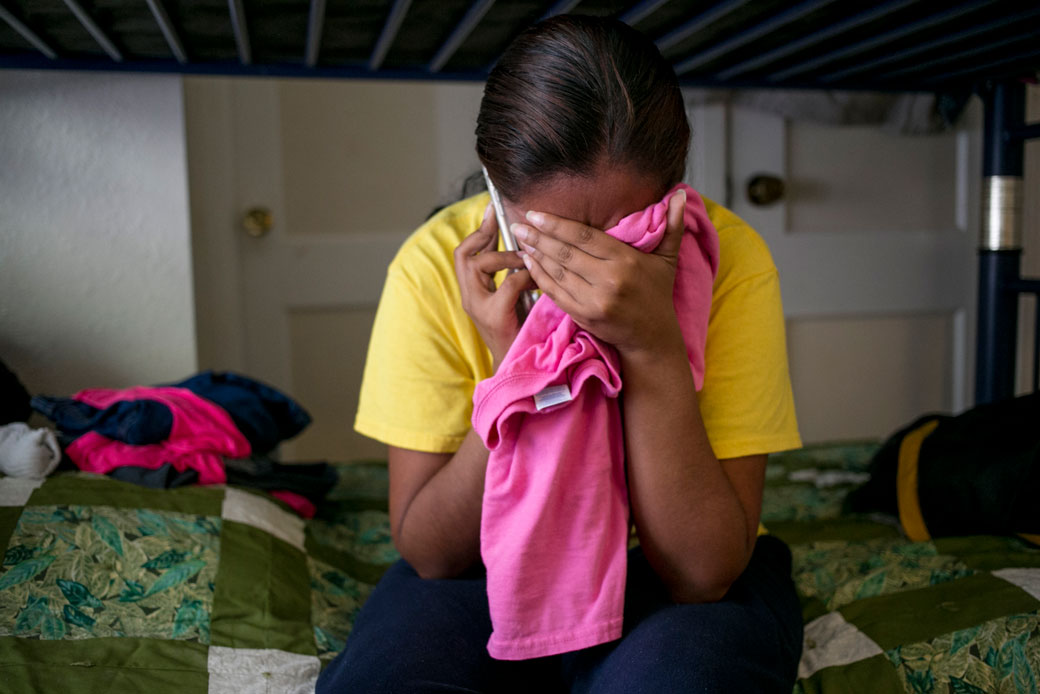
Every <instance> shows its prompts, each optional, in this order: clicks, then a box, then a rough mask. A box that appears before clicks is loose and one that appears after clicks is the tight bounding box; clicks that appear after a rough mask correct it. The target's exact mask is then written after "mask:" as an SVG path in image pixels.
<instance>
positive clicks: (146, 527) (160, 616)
mask: <svg viewBox="0 0 1040 694" xmlns="http://www.w3.org/2000/svg"><path fill="white" fill-rule="evenodd" d="M875 449H876V444H875V443H873V442H849V443H840V444H832V445H826V446H810V447H807V448H804V449H801V450H799V451H794V452H791V453H785V454H780V455H776V456H773V457H772V458H771V459H770V463H769V467H768V470H767V489H766V494H765V500H764V508H763V521H764V522H765V524H766V526H767V527H768V528H769V530H770V532H772V533H774V534H776V535H778V536H779V537H781V538H783V539H784V540H786V541H787V542H788V543H789V544H790V546H791V549H792V553H793V555H794V560H795V561H794V578H795V582H796V585H797V586H798V590H799V593H800V596H801V599H802V605H803V611H804V615H805V621H806V629H805V643H804V652H803V658H802V662H801V667H800V673H799V675H800V677H799V681H798V683H797V685H796V687H795V694H799V693H805V694H808V693H811V692H824V693H827V692H870V693H871V694H875V693H881V694H888V693H894V692H922V693H923V692H955V693H957V694H961V693H964V692H973V693H974V692H1036V691H1037V680H1038V678H1040V549H1037V548H1035V547H1033V546H1032V545H1029V544H1028V543H1026V542H1024V541H1022V540H1019V539H1016V538H1009V537H992V536H974V537H959V538H946V539H937V540H933V541H930V542H910V541H908V540H906V539H905V538H904V537H903V536H902V534H901V533H900V531H899V529H898V527H897V525H896V524H895V523H894V521H893V519H890V518H882V517H865V516H851V515H846V514H843V513H842V500H843V499H844V496H845V495H846V494H847V493H848V492H849V491H850V490H851V489H853V488H854V487H855V486H856V485H858V484H860V483H862V482H863V481H864V479H865V474H866V469H867V463H868V461H869V458H870V455H871V454H872V453H873V451H874V450H875ZM337 470H338V472H339V482H338V484H337V486H336V487H335V488H334V489H333V490H332V492H331V493H330V494H329V497H328V502H327V503H326V504H324V505H323V506H322V508H320V509H319V513H318V515H317V516H316V517H315V518H313V519H310V520H303V519H300V518H299V517H298V516H296V515H294V514H293V513H291V512H290V511H289V510H288V508H287V507H286V506H284V505H282V503H281V502H279V501H277V500H275V499H273V498H272V497H270V496H266V495H264V494H262V493H260V492H257V491H253V490H246V489H240V488H236V487H191V488H180V489H175V490H153V489H145V488H141V487H137V486H133V485H130V484H127V483H123V482H119V481H116V480H112V479H109V478H106V477H98V476H94V475H88V474H85V473H63V474H60V475H56V476H53V477H51V478H49V479H47V480H46V481H43V482H42V483H41V482H38V481H37V482H28V481H25V480H18V479H14V478H0V548H2V549H3V566H2V567H0V689H2V690H3V691H12V692H49V691H62V690H73V691H76V692H142V691H147V692H149V694H165V693H167V692H171V693H172V692H178V693H184V694H194V693H202V692H234V693H235V694H248V693H251V692H278V693H282V692H291V693H297V692H300V693H302V692H311V691H313V687H314V681H315V679H316V678H317V676H318V673H319V672H320V670H321V668H322V666H323V665H324V664H325V663H327V662H328V661H329V660H330V659H331V658H332V657H334V656H335V655H336V653H338V652H339V650H340V649H341V648H342V647H343V643H344V641H345V640H346V638H347V635H348V634H349V633H350V628H351V624H352V623H353V619H354V617H355V615H356V614H357V611H358V609H359V608H360V606H361V605H362V604H363V603H364V601H365V599H366V598H367V596H368V595H369V593H370V592H371V590H372V588H373V586H374V585H375V583H376V582H377V581H378V579H379V577H380V576H381V575H382V572H383V571H384V570H385V569H386V567H387V566H388V565H389V564H390V563H391V562H393V561H394V560H395V559H396V558H397V554H396V552H395V551H394V549H393V546H392V544H391V541H390V535H389V525H388V521H387V513H386V486H387V477H386V467H385V465H384V464H382V463H378V462H371V463H352V464H344V465H339V466H337Z"/></svg>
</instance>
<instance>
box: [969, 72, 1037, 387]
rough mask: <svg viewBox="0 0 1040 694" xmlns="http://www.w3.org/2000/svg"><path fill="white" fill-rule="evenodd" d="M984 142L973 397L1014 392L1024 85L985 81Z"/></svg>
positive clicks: (1020, 227)
mask: <svg viewBox="0 0 1040 694" xmlns="http://www.w3.org/2000/svg"><path fill="white" fill-rule="evenodd" d="M982 96H983V99H984V101H985V107H986V116H985V119H986V120H985V134H984V138H985V139H984V142H983V163H982V176H983V189H982V229H981V238H980V244H979V306H978V342H977V351H976V360H975V402H976V403H977V404H982V403H986V402H993V401H995V400H1002V399H1004V398H1009V397H1012V396H1013V395H1014V393H1015V352H1016V349H1015V348H1016V341H1017V337H1018V334H1017V333H1018V291H1017V289H1016V288H1015V285H1016V284H1017V283H1018V281H1019V273H1020V265H1021V259H1022V193H1023V186H1022V164H1023V152H1024V143H1023V139H1022V138H1021V137H1019V136H1018V133H1019V132H1021V131H1022V129H1023V127H1024V124H1025V85H1024V84H1023V83H1021V82H999V83H995V84H992V85H990V86H988V88H987V89H986V90H985V91H984V93H983V95H982Z"/></svg>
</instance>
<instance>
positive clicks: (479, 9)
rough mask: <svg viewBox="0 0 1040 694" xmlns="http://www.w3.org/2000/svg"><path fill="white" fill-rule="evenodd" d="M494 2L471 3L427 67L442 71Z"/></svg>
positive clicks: (481, 0)
mask: <svg viewBox="0 0 1040 694" xmlns="http://www.w3.org/2000/svg"><path fill="white" fill-rule="evenodd" d="M493 4H495V0H476V2H474V3H473V4H472V5H470V7H469V9H468V10H466V14H465V15H464V16H463V17H462V20H461V21H460V22H459V24H458V26H456V27H455V29H454V30H453V31H452V32H451V35H449V36H448V39H447V40H446V41H445V42H444V43H443V44H442V45H441V47H440V48H439V49H438V50H437V53H436V55H434V56H433V59H432V60H431V61H430V64H429V65H428V66H427V68H426V69H427V70H428V71H430V72H440V71H441V69H442V68H443V67H444V66H445V65H447V64H448V61H449V60H451V56H453V55H455V51H457V50H458V49H459V46H461V45H462V42H463V41H465V40H466V37H468V36H469V35H470V33H472V31H473V30H474V29H476V27H477V24H479V23H480V20H481V19H483V18H484V15H485V14H487V11H488V10H490V9H491V6H492V5H493Z"/></svg>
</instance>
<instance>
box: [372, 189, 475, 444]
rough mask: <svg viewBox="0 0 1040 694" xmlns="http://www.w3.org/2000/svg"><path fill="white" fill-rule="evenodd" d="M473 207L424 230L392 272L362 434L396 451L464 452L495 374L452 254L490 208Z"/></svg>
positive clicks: (376, 327)
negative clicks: (486, 381) (481, 395)
mask: <svg viewBox="0 0 1040 694" xmlns="http://www.w3.org/2000/svg"><path fill="white" fill-rule="evenodd" d="M485 198H486V196H485ZM485 202H486V201H485ZM465 203H466V204H457V205H454V206H452V207H451V208H448V209H447V210H445V211H444V212H442V213H441V214H439V215H437V216H436V217H435V218H434V219H433V220H431V221H430V222H428V223H427V224H426V225H424V226H423V227H421V228H420V229H419V230H418V231H417V232H416V233H415V234H413V236H412V237H411V238H410V239H409V240H408V241H406V242H405V244H404V246H402V248H401V250H400V251H399V252H398V254H397V257H396V258H395V259H394V261H393V262H392V263H391V265H390V267H389V269H388V271H387V278H386V284H385V285H384V287H383V295H382V298H381V299H380V302H379V308H378V309H377V311H376V317H375V322H374V324H373V326H372V337H371V340H370V342H369V346H368V357H367V359H366V361H365V369H364V374H363V377H362V383H361V391H360V398H359V402H358V410H357V417H356V419H355V421H354V428H355V429H356V430H357V431H358V432H359V433H361V434H363V435H365V436H368V437H370V438H373V439H376V440H378V441H381V442H383V443H386V444H388V445H391V446H395V447H399V448H408V449H412V450H418V451H426V452H430V453H451V452H454V451H456V450H457V449H458V448H459V446H460V445H461V444H462V440H463V439H464V438H465V436H466V433H467V432H468V431H469V428H470V414H471V412H472V407H473V405H472V400H473V390H474V388H475V387H476V384H477V382H478V381H479V380H481V379H482V378H486V377H487V376H488V375H489V374H490V372H491V358H490V354H489V353H488V352H487V348H486V347H485V346H484V343H483V341H482V340H481V339H480V335H479V333H478V332H477V330H476V327H475V326H474V325H473V322H472V321H471V320H470V319H469V316H467V315H466V313H465V312H464V311H463V310H462V308H461V297H460V294H459V289H458V284H457V281H456V279H455V274H454V260H453V255H452V251H453V250H454V248H455V246H456V245H457V244H458V242H459V241H461V239H462V238H464V237H465V235H466V233H468V232H469V231H471V230H473V229H476V228H477V226H479V224H480V216H481V215H482V213H483V209H484V205H483V204H481V203H480V202H479V200H473V199H471V200H469V201H465Z"/></svg>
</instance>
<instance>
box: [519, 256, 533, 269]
mask: <svg viewBox="0 0 1040 694" xmlns="http://www.w3.org/2000/svg"><path fill="white" fill-rule="evenodd" d="M520 257H521V258H522V259H523V261H524V265H525V266H526V267H527V269H528V270H530V269H531V256H529V255H527V254H526V253H524V254H523V255H521V256H520Z"/></svg>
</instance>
